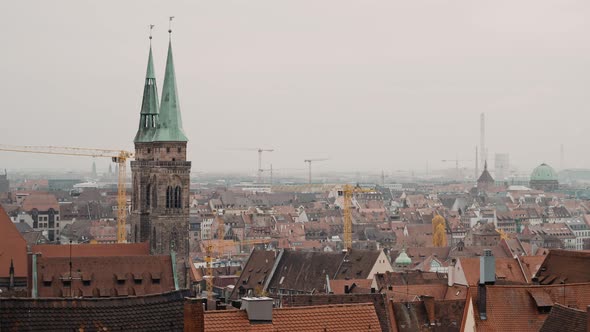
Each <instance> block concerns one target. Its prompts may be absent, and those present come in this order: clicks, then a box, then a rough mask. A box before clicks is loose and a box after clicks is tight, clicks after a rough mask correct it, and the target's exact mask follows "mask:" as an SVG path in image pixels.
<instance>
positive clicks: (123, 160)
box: [0, 145, 133, 243]
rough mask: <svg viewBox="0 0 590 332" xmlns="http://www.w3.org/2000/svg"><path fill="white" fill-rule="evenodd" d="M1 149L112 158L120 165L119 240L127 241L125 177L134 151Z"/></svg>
mask: <svg viewBox="0 0 590 332" xmlns="http://www.w3.org/2000/svg"><path fill="white" fill-rule="evenodd" d="M0 151H7V152H22V153H38V154H53V155H62V156H82V157H94V158H103V157H106V158H111V159H112V161H113V162H115V163H117V164H118V165H119V174H118V181H117V242H118V243H124V242H126V241H127V231H126V230H125V224H126V223H127V190H126V188H125V179H126V177H127V159H130V158H133V153H132V152H129V151H125V150H110V149H96V148H80V147H67V146H33V145H27V146H18V145H0Z"/></svg>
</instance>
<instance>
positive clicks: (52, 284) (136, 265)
mask: <svg viewBox="0 0 590 332" xmlns="http://www.w3.org/2000/svg"><path fill="white" fill-rule="evenodd" d="M69 262H70V259H69V257H43V256H41V257H39V258H38V259H37V274H38V278H37V280H38V284H37V287H38V292H39V296H40V297H62V296H66V295H68V294H70V293H69V292H70V289H73V291H74V295H75V296H84V297H97V296H100V297H105V296H106V297H109V296H110V297H113V296H128V295H144V294H158V293H164V292H169V291H171V290H174V275H173V272H172V261H171V259H170V256H164V255H159V256H110V257H109V256H102V257H101V256H95V257H79V256H75V257H72V278H73V279H74V280H72V283H71V287H70V285H66V284H64V281H63V280H64V278H65V279H66V280H67V279H69V275H70V273H69V271H70V268H69Z"/></svg>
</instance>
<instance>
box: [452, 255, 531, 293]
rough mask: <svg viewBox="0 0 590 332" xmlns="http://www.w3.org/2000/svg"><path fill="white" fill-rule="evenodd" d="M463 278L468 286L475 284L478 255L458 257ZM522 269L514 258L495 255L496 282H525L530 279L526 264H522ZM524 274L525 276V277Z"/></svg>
mask: <svg viewBox="0 0 590 332" xmlns="http://www.w3.org/2000/svg"><path fill="white" fill-rule="evenodd" d="M459 261H460V263H461V267H462V268H463V272H464V273H465V279H466V280H467V283H468V285H469V286H476V285H477V283H478V282H479V274H480V271H479V262H480V257H462V258H459ZM523 269H524V273H523V270H522V269H521V268H520V264H519V263H518V261H517V260H516V259H514V258H500V257H496V279H497V281H498V282H510V283H522V284H526V283H529V282H530V281H531V279H530V272H528V269H527V268H526V266H524V265H523ZM525 275H526V278H525Z"/></svg>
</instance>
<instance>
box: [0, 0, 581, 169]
mask: <svg viewBox="0 0 590 332" xmlns="http://www.w3.org/2000/svg"><path fill="white" fill-rule="evenodd" d="M168 16H175V17H176V18H175V20H174V23H173V30H174V32H173V36H172V40H173V49H174V57H175V65H176V71H177V72H176V74H177V83H178V90H179V99H180V105H181V111H182V116H183V123H184V129H185V132H186V134H187V136H188V137H189V140H190V142H189V156H188V159H189V160H192V162H193V167H192V170H193V171H194V172H199V171H221V172H224V171H243V172H248V171H249V170H254V169H255V168H256V163H257V154H256V152H253V151H252V152H245V151H229V150H230V149H242V148H257V147H264V148H274V149H275V152H273V153H271V154H266V155H265V157H264V162H265V166H264V168H266V167H268V164H269V163H272V164H273V167H274V168H305V167H306V165H305V164H304V162H303V160H304V159H306V158H324V157H326V158H330V160H328V161H325V162H322V163H318V164H317V165H314V169H315V170H318V172H321V171H326V170H342V171H350V172H354V171H380V170H381V169H384V170H386V171H394V170H398V169H401V170H407V169H410V168H413V169H419V170H423V169H425V168H426V164H427V163H428V165H429V167H430V168H431V169H436V168H450V167H453V165H450V164H444V163H442V162H441V160H442V159H454V158H455V157H456V156H458V157H459V158H460V159H474V157H475V155H474V153H475V152H474V149H475V146H476V145H477V144H479V114H480V113H481V112H485V113H486V122H487V128H486V136H487V137H486V143H487V147H488V151H489V157H490V158H491V157H493V155H494V153H496V152H505V153H509V154H510V161H511V163H512V164H515V165H516V166H518V167H520V168H521V169H522V170H523V171H525V172H526V171H529V170H532V168H533V167H534V166H536V165H538V164H540V163H542V162H547V163H549V164H551V165H553V166H554V167H555V168H559V156H560V145H561V144H563V145H564V147H565V161H566V166H567V167H586V168H590V156H589V155H588V154H587V153H586V151H587V150H588V144H587V142H586V141H587V139H586V136H585V133H586V132H587V131H588V123H589V121H588V120H590V116H589V115H588V112H587V110H588V105H589V103H590V99H589V98H588V93H587V91H588V89H589V87H590V66H589V65H590V46H589V45H588V42H587V38H588V35H590V34H589V33H590V21H589V20H587V17H590V3H588V2H585V1H559V2H555V1H532V0H525V1H518V2H514V1H496V2H490V3H484V2H472V1H385V0H383V1H345V0H330V1H327V0H324V1H271V0H267V1H209V2H188V1H187V2H155V1H133V2H132V1H126V2H123V3H120V2H114V1H102V2H98V3H82V2H79V1H56V2H44V1H32V2H29V1H27V2H25V1H17V2H6V1H5V2H3V3H2V4H0V18H1V19H0V28H1V29H2V31H4V33H3V34H0V44H1V45H2V46H3V47H2V49H3V50H2V52H1V53H0V73H1V75H0V91H2V94H1V95H2V96H3V103H2V104H3V105H2V116H3V117H2V119H3V120H2V121H1V122H0V144H15V145H59V146H81V147H101V148H102V147H104V148H121V149H128V150H132V149H133V142H132V141H133V137H134V136H135V133H136V130H137V126H138V123H139V110H140V105H141V94H142V90H143V82H144V77H145V69H146V63H147V54H148V47H149V42H148V25H149V24H155V25H156V27H155V30H154V39H153V50H154V56H155V59H154V60H155V66H156V75H157V83H158V88H159V89H160V90H161V87H162V80H163V71H164V64H165V54H166V48H167V44H168V33H167V29H168V26H167V25H168ZM106 163H107V161H106V160H105V161H104V162H103V161H100V162H99V161H97V165H99V166H100V165H106ZM490 163H491V164H492V165H493V162H490ZM473 164H474V162H465V163H463V164H462V167H473ZM61 165H67V167H68V168H82V169H90V166H91V160H90V159H88V158H70V157H55V156H42V155H25V154H14V153H4V152H0V168H5V167H6V168H19V167H23V168H33V167H60V166H61ZM102 167H106V166H102Z"/></svg>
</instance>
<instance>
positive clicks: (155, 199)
mask: <svg viewBox="0 0 590 332" xmlns="http://www.w3.org/2000/svg"><path fill="white" fill-rule="evenodd" d="M154 183H157V182H155V181H154ZM152 206H153V207H154V208H157V207H158V190H156V189H155V188H154V190H152Z"/></svg>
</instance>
